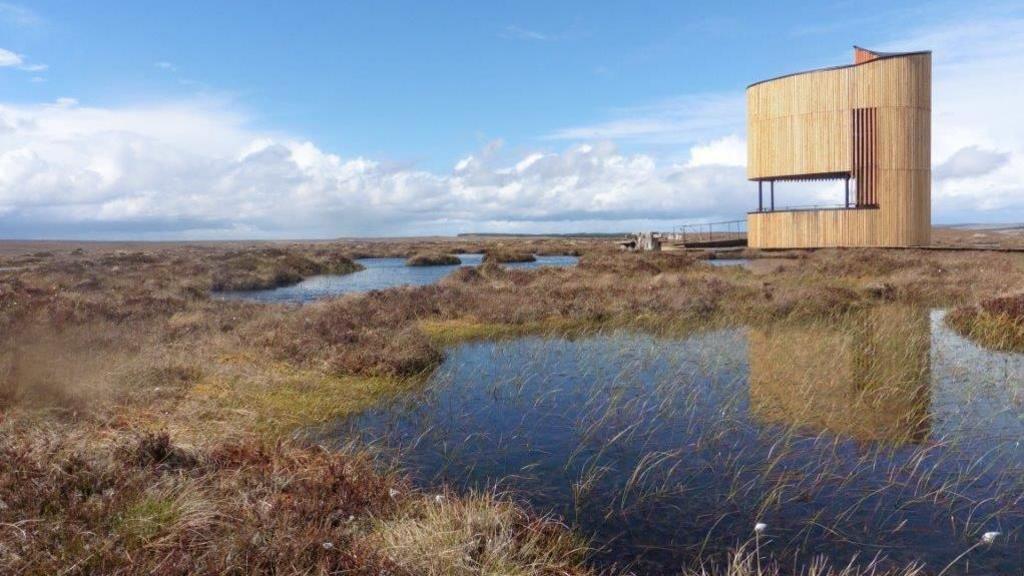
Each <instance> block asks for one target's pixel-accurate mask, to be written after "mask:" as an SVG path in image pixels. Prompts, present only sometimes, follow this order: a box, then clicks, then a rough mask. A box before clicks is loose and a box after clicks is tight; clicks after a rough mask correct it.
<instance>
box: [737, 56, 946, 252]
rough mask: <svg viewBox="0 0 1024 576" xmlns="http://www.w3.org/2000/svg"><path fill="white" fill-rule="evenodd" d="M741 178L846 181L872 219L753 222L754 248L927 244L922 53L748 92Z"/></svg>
mask: <svg viewBox="0 0 1024 576" xmlns="http://www.w3.org/2000/svg"><path fill="white" fill-rule="evenodd" d="M747 107H748V108H747V153H748V160H747V177H748V178H750V179H751V180H771V179H786V178H795V177H799V176H808V175H813V174H827V173H847V174H850V175H851V176H852V178H853V183H854V186H855V187H856V190H857V196H856V199H857V204H858V206H861V207H863V206H877V209H875V210H851V211H844V210H824V211H800V212H774V213H752V214H750V215H749V216H748V222H747V230H748V244H749V245H750V246H752V247H759V248H815V247H829V246H912V245H921V244H928V243H929V242H930V240H931V54H929V53H913V54H906V55H897V56H888V55H887V56H881V57H878V58H875V59H873V60H868V61H865V62H863V63H861V64H857V65H853V66H846V67H842V68H833V69H827V70H817V71H813V72H807V73H803V74H795V75H792V76H786V77H782V78H778V79H775V80H769V81H766V82H762V83H760V84H755V85H753V86H751V87H750V88H748V89H747Z"/></svg>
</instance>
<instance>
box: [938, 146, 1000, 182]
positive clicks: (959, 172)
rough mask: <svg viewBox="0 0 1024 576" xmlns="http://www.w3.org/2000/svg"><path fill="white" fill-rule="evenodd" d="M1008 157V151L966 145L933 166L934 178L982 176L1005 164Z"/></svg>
mask: <svg viewBox="0 0 1024 576" xmlns="http://www.w3.org/2000/svg"><path fill="white" fill-rule="evenodd" d="M1009 159H1010V154H1009V153H1008V152H997V151H995V150H983V149H981V148H979V147H978V146H966V147H964V148H961V149H959V150H957V151H956V152H954V153H953V155H952V156H950V157H949V159H948V160H946V161H945V162H943V163H942V164H940V165H938V166H936V167H935V170H934V172H933V175H934V177H935V179H936V180H945V179H947V178H972V177H976V176H984V175H986V174H989V173H991V172H994V171H995V170H998V169H999V168H1002V167H1003V166H1005V165H1006V164H1007V163H1008V162H1009Z"/></svg>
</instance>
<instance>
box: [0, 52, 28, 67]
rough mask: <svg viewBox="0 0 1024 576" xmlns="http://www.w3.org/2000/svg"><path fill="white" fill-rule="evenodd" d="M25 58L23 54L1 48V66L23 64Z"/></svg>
mask: <svg viewBox="0 0 1024 576" xmlns="http://www.w3.org/2000/svg"><path fill="white" fill-rule="evenodd" d="M24 61H25V60H24V59H23V58H22V57H21V54H18V53H16V52H11V51H10V50H5V49H3V48H0V68H2V67H7V66H21V64H22V63H23V62H24Z"/></svg>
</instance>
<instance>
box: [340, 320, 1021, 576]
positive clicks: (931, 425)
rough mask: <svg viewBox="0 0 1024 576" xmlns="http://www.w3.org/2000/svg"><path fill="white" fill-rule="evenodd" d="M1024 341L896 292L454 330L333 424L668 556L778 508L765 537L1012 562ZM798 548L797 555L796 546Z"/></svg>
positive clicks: (711, 546) (843, 551) (933, 559)
mask: <svg viewBox="0 0 1024 576" xmlns="http://www.w3.org/2000/svg"><path fill="white" fill-rule="evenodd" d="M1022 377H1024V358H1022V357H1021V356H1018V355H1011V354H999V353H992V352H987V351H985V350H983V349H980V348H978V347H976V346H974V345H973V344H971V343H969V342H967V341H965V340H963V339H962V338H960V337H959V336H957V335H955V334H953V333H952V332H950V331H949V330H948V329H947V328H945V326H944V325H943V323H942V320H941V313H937V312H936V313H928V312H927V311H922V310H906V309H902V308H887V309H881V310H879V311H877V312H872V313H869V314H865V315H864V317H862V318H858V319H855V320H853V321H851V325H846V324H843V323H838V324H837V323H831V324H820V325H813V326H806V327H780V328H778V329H768V330H755V329H744V330H727V331H718V332H712V333H704V334H700V335H697V336H693V337H690V338H685V339H658V338H655V337H651V336H644V335H635V334H624V333H616V334H609V335H604V336H596V337H588V338H584V339H579V340H568V339H560V338H539V337H534V338H524V339H520V340H513V341H501V342H481V343H470V344H464V345H461V346H458V347H455V348H453V349H452V350H450V351H449V355H448V357H447V359H446V361H445V362H444V364H443V365H442V366H441V367H440V368H439V369H438V371H437V372H436V373H435V374H434V375H433V376H432V378H431V379H430V381H429V382H428V384H427V385H426V386H425V387H424V388H423V389H422V390H421V391H420V392H416V393H411V394H409V395H406V396H404V397H401V398H398V399H396V400H395V401H394V402H392V403H390V404H388V405H386V406H381V407H379V408H377V409H374V410H371V411H369V412H367V413H365V414H363V415H361V416H359V417H356V418H353V419H351V420H349V421H347V422H344V423H340V424H339V425H338V429H337V430H334V431H333V432H331V433H330V436H331V437H345V436H346V435H348V434H350V433H352V432H356V433H358V434H361V435H362V436H363V437H364V438H367V439H370V440H371V441H374V442H376V443H377V444H378V445H379V446H380V447H381V448H382V449H383V450H384V451H385V453H391V452H392V451H394V456H396V457H397V458H400V461H401V463H402V465H403V466H405V467H406V468H407V469H408V470H409V471H410V473H411V474H413V476H414V478H415V479H416V480H417V481H418V482H419V483H421V484H422V485H423V486H425V487H429V486H433V485H436V484H439V483H442V482H443V483H449V484H451V485H453V486H455V487H457V488H461V489H468V488H486V487H489V486H493V485H498V486H500V487H503V488H509V489H514V491H515V492H516V493H517V494H518V495H519V496H520V497H522V498H524V499H526V500H527V501H529V502H530V503H531V504H532V505H533V506H534V507H535V508H536V509H537V510H538V511H541V512H552V513H555V514H557V515H560V516H561V517H563V518H564V519H565V520H566V521H567V522H568V523H570V524H571V525H573V526H574V527H576V528H577V529H578V530H580V531H581V532H582V533H584V534H588V535H591V536H593V538H594V543H595V545H597V546H600V548H601V549H600V551H599V552H598V554H597V557H596V559H597V561H598V562H599V563H600V564H602V565H605V566H608V565H613V564H618V565H620V566H621V565H624V564H628V565H630V566H632V567H633V568H634V569H635V570H636V571H638V572H640V573H678V570H679V568H680V566H682V565H685V564H687V563H690V562H692V561H693V560H694V559H695V558H697V557H698V556H700V557H704V558H708V557H711V558H715V557H722V555H724V553H725V552H727V551H728V550H729V549H731V548H734V547H735V546H736V545H737V544H738V543H740V542H744V541H748V540H749V539H750V538H751V537H752V536H753V531H752V528H753V526H754V524H755V523H757V522H764V523H766V524H767V525H768V528H767V530H766V531H765V532H764V536H763V537H762V538H761V539H760V547H761V550H762V553H763V554H765V555H769V554H770V555H773V556H774V557H776V558H779V559H782V560H784V561H787V562H792V561H793V560H794V559H797V558H799V559H803V560H809V559H810V557H811V556H813V555H816V554H827V555H828V556H830V557H832V558H833V559H834V560H836V561H837V562H839V563H846V562H847V561H850V560H853V559H855V558H856V559H858V561H862V562H866V561H868V560H870V559H871V558H874V557H876V556H877V557H880V558H882V559H883V562H884V563H887V564H892V565H903V564H906V563H908V562H911V561H921V562H924V563H926V565H927V566H928V568H929V569H930V570H933V571H934V572H938V571H940V570H941V569H942V568H943V567H945V566H946V565H947V564H948V563H949V562H951V561H952V560H954V558H956V557H957V556H958V555H959V554H961V553H962V552H964V551H965V550H967V549H968V548H970V547H971V546H972V545H974V544H975V543H977V542H978V541H979V539H980V538H981V535H982V534H983V533H984V532H986V531H999V532H1001V533H1002V534H1001V535H1000V536H999V537H998V538H997V539H996V542H995V543H994V544H992V545H984V546H979V547H977V548H976V549H975V550H973V551H972V552H971V553H969V554H968V555H967V556H966V557H965V558H963V559H961V560H960V561H958V562H957V563H956V564H955V565H954V566H953V567H952V568H951V569H950V570H949V572H947V573H949V574H960V573H965V572H964V571H965V569H966V567H968V566H969V567H970V572H969V573H971V574H996V573H1013V574H1020V573H1021V572H1022V569H1024V547H1022V546H1021V544H1022V542H1021V533H1020V529H1021V526H1022V521H1024V475H1022V474H1021V472H1024V468H1022V464H1024V453H1022V448H1021V445H1020V440H1021V439H1022V437H1024V420H1022V418H1024V408H1022V403H1024V378H1022ZM790 565H792V564H790Z"/></svg>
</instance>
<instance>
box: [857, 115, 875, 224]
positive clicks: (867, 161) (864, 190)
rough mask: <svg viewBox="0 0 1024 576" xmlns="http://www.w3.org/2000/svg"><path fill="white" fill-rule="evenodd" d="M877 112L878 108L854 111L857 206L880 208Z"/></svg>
mask: <svg viewBox="0 0 1024 576" xmlns="http://www.w3.org/2000/svg"><path fill="white" fill-rule="evenodd" d="M876 112H877V109H876V108H854V109H853V179H854V183H855V184H856V186H857V206H878V196H877V194H876V192H875V190H876V188H875V185H876V183H877V182H876V178H877V176H876V170H875V166H876V161H877V158H876V148H877V147H876V146H875V135H876V133H877V132H876V130H875V127H876V116H877V114H876Z"/></svg>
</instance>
